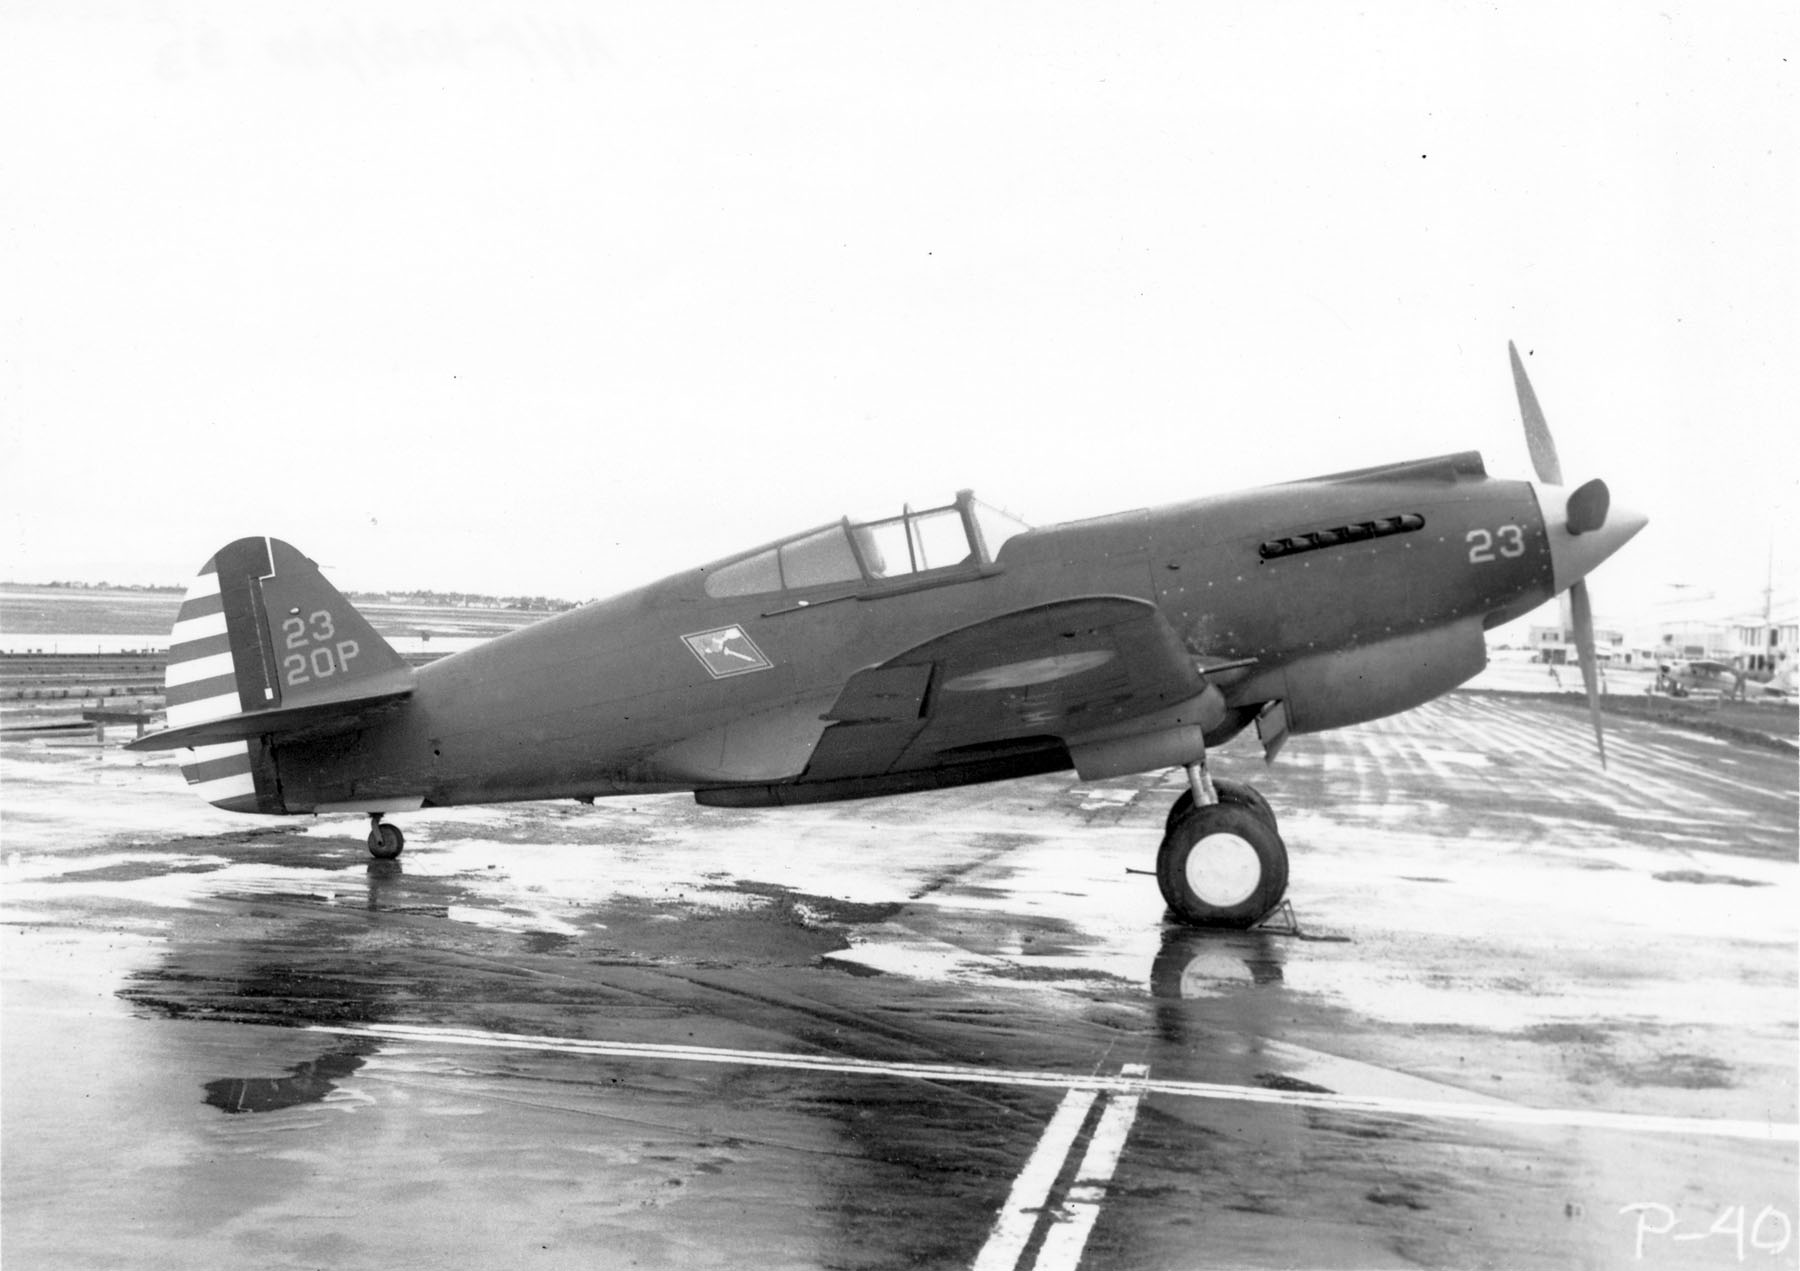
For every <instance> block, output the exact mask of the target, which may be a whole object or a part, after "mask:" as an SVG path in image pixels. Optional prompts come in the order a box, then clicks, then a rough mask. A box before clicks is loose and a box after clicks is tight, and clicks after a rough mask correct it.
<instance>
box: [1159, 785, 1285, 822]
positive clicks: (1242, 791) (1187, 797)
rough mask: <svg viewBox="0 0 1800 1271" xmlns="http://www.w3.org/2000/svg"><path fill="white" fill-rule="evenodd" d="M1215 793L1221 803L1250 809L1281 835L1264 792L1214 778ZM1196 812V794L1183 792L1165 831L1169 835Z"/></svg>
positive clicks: (1172, 810) (1273, 811)
mask: <svg viewBox="0 0 1800 1271" xmlns="http://www.w3.org/2000/svg"><path fill="white" fill-rule="evenodd" d="M1213 791H1214V793H1216V794H1217V795H1218V796H1219V802H1220V803H1229V804H1233V805H1235V806H1237V807H1240V808H1248V809H1249V810H1250V811H1252V812H1254V813H1256V815H1257V816H1259V817H1261V818H1262V819H1263V822H1264V823H1265V824H1267V825H1268V827H1269V828H1270V829H1271V830H1274V831H1275V832H1276V833H1278V834H1279V833H1280V832H1281V831H1280V827H1279V826H1277V825H1276V824H1275V809H1274V808H1272V807H1270V806H1269V801H1268V800H1267V799H1265V798H1263V797H1262V791H1261V790H1258V789H1257V788H1256V787H1255V786H1253V785H1248V784H1246V783H1245V782H1242V781H1227V780H1225V778H1223V777H1214V778H1213ZM1193 810H1194V792H1193V791H1192V790H1183V791H1182V792H1181V797H1180V798H1179V799H1176V800H1175V806H1174V807H1172V808H1170V809H1169V819H1168V820H1167V821H1165V822H1164V823H1163V831H1164V832H1165V833H1167V832H1168V831H1169V830H1172V829H1174V828H1175V822H1177V821H1179V820H1180V819H1181V818H1182V817H1184V816H1186V815H1187V814H1188V813H1189V812H1192V811H1193Z"/></svg>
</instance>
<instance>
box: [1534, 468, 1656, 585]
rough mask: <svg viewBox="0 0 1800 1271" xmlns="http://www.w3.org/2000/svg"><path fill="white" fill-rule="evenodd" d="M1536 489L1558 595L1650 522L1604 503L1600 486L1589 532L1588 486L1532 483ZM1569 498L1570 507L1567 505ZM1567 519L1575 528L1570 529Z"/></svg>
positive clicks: (1592, 497) (1591, 499) (1590, 496)
mask: <svg viewBox="0 0 1800 1271" xmlns="http://www.w3.org/2000/svg"><path fill="white" fill-rule="evenodd" d="M1532 484H1533V485H1535V486H1536V487H1537V496H1538V508H1539V510H1540V511H1541V512H1542V513H1543V515H1544V532H1545V534H1547V535H1548V536H1549V539H1550V567H1551V573H1552V575H1553V577H1554V585H1555V587H1556V590H1557V591H1558V592H1563V591H1567V590H1568V589H1569V588H1570V587H1571V586H1573V585H1574V584H1575V583H1578V582H1580V581H1581V580H1582V579H1583V578H1585V577H1587V575H1588V574H1590V573H1592V572H1593V571H1594V570H1595V569H1597V568H1598V567H1599V565H1600V562H1601V561H1603V560H1605V559H1606V558H1607V557H1608V556H1611V555H1612V554H1613V553H1614V552H1616V551H1618V550H1619V549H1620V548H1621V547H1623V546H1625V544H1626V543H1628V542H1630V541H1631V537H1632V536H1633V535H1634V534H1636V533H1637V532H1638V531H1639V530H1641V529H1643V528H1644V526H1646V525H1648V524H1649V523H1650V518H1649V517H1647V516H1645V515H1644V514H1643V513H1642V512H1638V511H1636V510H1634V509H1632V508H1628V507H1620V506H1619V505H1618V504H1612V506H1610V507H1607V506H1606V503H1607V502H1608V500H1607V496H1606V493H1605V489H1604V487H1601V489H1600V491H1599V492H1598V496H1597V497H1598V500H1599V502H1600V508H1601V515H1602V516H1603V517H1604V519H1603V520H1601V522H1600V524H1599V525H1597V526H1595V527H1594V528H1592V529H1586V528H1582V527H1583V526H1585V525H1588V524H1591V523H1592V520H1593V519H1594V516H1595V511H1594V503H1595V499H1596V495H1595V493H1594V491H1593V490H1592V488H1591V487H1592V486H1593V485H1594V484H1596V483H1590V484H1589V485H1588V486H1583V487H1581V488H1580V489H1577V490H1570V489H1567V488H1566V487H1563V486H1556V485H1546V484H1543V483H1542V482H1533V483H1532ZM1571 497H1573V504H1571ZM1571 520H1573V521H1574V523H1575V526H1576V528H1571V527H1570V522H1571Z"/></svg>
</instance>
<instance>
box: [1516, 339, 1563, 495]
mask: <svg viewBox="0 0 1800 1271" xmlns="http://www.w3.org/2000/svg"><path fill="white" fill-rule="evenodd" d="M1506 351H1507V353H1508V354H1510V355H1511V356H1512V373H1513V387H1514V388H1515V389H1516V390H1518V394H1519V414H1520V416H1521V417H1522V418H1523V419H1524V420H1525V445H1526V446H1527V447H1528V448H1529V449H1530V451H1531V466H1532V467H1533V468H1534V469H1536V470H1537V475H1538V480H1539V481H1542V482H1544V483H1545V484H1546V485H1561V484H1562V461H1561V460H1560V459H1558V458H1557V457H1556V442H1555V441H1554V440H1553V439H1552V438H1551V436H1550V425H1549V424H1548V423H1547V422H1545V420H1544V409H1543V407H1541V406H1539V405H1538V399H1537V394H1536V393H1534V392H1532V391H1531V380H1530V378H1529V377H1528V376H1527V375H1526V374H1525V363H1523V362H1521V361H1520V360H1519V349H1518V346H1517V345H1515V344H1514V343H1513V342H1512V341H1511V340H1508V341H1507V342H1506Z"/></svg>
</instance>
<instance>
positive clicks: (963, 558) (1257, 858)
mask: <svg viewBox="0 0 1800 1271" xmlns="http://www.w3.org/2000/svg"><path fill="white" fill-rule="evenodd" d="M1511 356H1512V367H1513V376H1514V382H1515V388H1516V391H1517V394H1518V397H1519V403H1520V408H1521V411H1522V413H1523V415H1524V420H1525V431H1526V437H1527V441H1528V444H1529V448H1530V451H1531V454H1532V457H1533V460H1534V464H1535V467H1536V471H1537V478H1538V479H1537V480H1536V481H1519V480H1503V479H1499V478H1495V477H1490V476H1489V475H1488V474H1487V471H1486V469H1485V467H1484V466H1483V463H1482V459H1481V456H1480V455H1479V454H1477V453H1474V452H1466V453H1461V454H1450V455H1444V456H1440V457H1436V458H1428V459H1420V460H1416V461H1413V462H1408V463H1396V464H1389V465H1385V466H1381V467H1372V468H1364V469H1361V470H1358V471H1354V472H1340V473H1335V474H1333V475H1330V476H1324V477H1316V478H1313V479H1311V480H1306V481H1295V482H1290V483H1288V484H1284V485H1276V486H1270V487H1266V488H1262V489H1254V490H1249V491H1244V492H1239V493H1234V494H1224V495H1218V496H1213V497H1209V498H1200V499H1195V500H1193V501H1191V502H1184V503H1179V504H1174V505H1171V506H1166V507H1159V508H1154V509H1141V510H1137V511H1130V512H1121V513H1119V514H1117V515H1113V516H1104V517H1100V518H1098V519H1095V520H1087V521H1077V522H1072V523H1069V524H1062V525H1051V526H1044V527H1041V528H1036V529H1032V528H1027V527H1026V526H1025V525H1023V524H1021V523H1019V522H1018V521H1016V520H1014V519H1012V518H1010V517H1008V516H1007V515H1005V514H1003V513H1001V512H999V511H997V510H996V509H994V508H991V507H989V506H988V505H986V504H984V503H981V502H980V501H978V500H976V499H975V498H974V497H973V496H972V495H971V494H970V493H969V492H967V491H965V492H963V493H961V494H959V495H957V497H956V499H955V500H954V501H953V502H951V503H949V504H946V505H944V506H942V507H933V508H929V509H926V510H923V511H912V510H910V509H909V510H906V511H903V512H902V513H901V514H900V515H898V516H894V517H891V518H887V519H883V520H873V521H860V520H851V519H849V518H845V519H842V520H838V521H834V522H831V523H829V524H826V525H821V526H818V527H816V528H813V529H809V530H805V531H803V532H801V533H798V534H794V535H792V536H790V537H787V538H784V539H780V540H778V541H776V542H772V543H766V544H763V545H761V546H758V547H754V548H751V549H750V550H748V551H744V552H741V553H739V554H737V555H734V556H731V557H728V558H726V559H723V560H720V561H717V562H715V563H713V564H710V565H706V566H703V567H701V568H698V569H692V570H689V571H687V572H685V573H680V574H676V575H675V576H673V577H671V578H666V579H663V580H662V581H660V582H657V583H653V584H651V585H649V586H647V587H642V588H639V589H637V590H635V591H631V592H628V593H626V594H624V595H621V596H617V597H614V598H612V599H610V600H604V601H598V602H595V603H592V604H589V605H587V606H585V607H583V608H580V609H576V610H573V611H570V612H568V613H566V614H563V615H560V616H558V617H556V618H552V619H548V620H546V621H543V622H541V623H538V624H536V625H534V626H530V627H527V628H524V629H522V630H519V631H515V632H512V633H509V634H507V635H505V636H502V637H500V638H498V639H495V640H492V641H490V642H488V643H486V644H483V645H480V646H478V647H476V648H473V649H469V650H466V651H464V652H460V653H457V654H454V655H452V656H449V657H445V658H443V659H441V660H439V661H436V662H432V663H430V664H428V665H426V666H422V667H418V668H416V669H415V668H412V667H410V666H408V665H407V663H406V662H405V661H404V659H402V658H401V657H400V656H399V655H398V654H397V653H396V652H395V651H394V650H393V649H392V648H391V647H390V646H389V645H388V644H387V642H386V641H385V640H383V639H382V638H381V637H380V636H379V635H377V634H376V632H375V630H374V628H373V627H371V626H370V625H369V623H368V622H367V620H366V619H364V618H363V616H362V615H361V614H359V613H358V612H357V611H356V610H355V609H354V608H353V607H352V606H351V605H350V603H349V602H348V601H347V600H345V599H344V597H343V596H342V595H341V594H340V593H339V592H338V591H337V590H336V589H335V588H334V587H333V586H332V585H331V584H330V583H329V582H327V581H326V580H325V578H324V577H323V575H321V574H320V572H319V570H318V568H317V567H316V566H315V565H314V564H313V562H312V561H310V560H308V559H307V558H306V557H305V556H303V555H301V554H300V553H299V552H298V551H296V550H295V549H294V548H292V547H290V546H289V545H288V544H286V543H284V542H280V541H278V540H275V539H270V538H243V539H239V540H237V541H236V542H234V543H231V544H230V545H228V546H226V547H225V548H223V549H221V550H220V551H219V552H218V553H217V554H216V555H215V556H214V557H213V558H212V559H211V560H209V561H207V562H206V564H205V565H204V566H203V567H202V569H201V572H200V575H199V577H198V578H197V579H196V580H195V582H194V584H193V586H192V588H191V589H190V590H189V591H188V593H187V596H186V597H185V599H184V600H183V602H182V606H181V609H180V612H179V616H178V618H177V621H176V623H175V628H174V631H173V633H172V635H171V644H170V649H169V668H168V678H167V691H168V699H167V701H168V719H167V723H168V727H167V728H166V730H165V731H162V732H159V733H155V734H152V735H150V736H148V737H145V738H144V739H142V740H141V741H139V742H136V743H134V748H143V749H172V748H180V749H183V750H186V751H187V752H188V753H187V754H186V755H185V756H184V757H183V760H182V772H183V774H184V775H185V776H186V778H187V780H188V781H189V782H190V783H191V784H192V785H193V786H194V787H195V789H196V790H198V792H199V793H200V795H201V797H203V798H205V799H207V800H209V801H211V802H212V803H213V804H215V805H216V806H218V807H221V808H227V809H230V810H232V811H238V812H253V813H266V814H275V815H291V814H296V813H334V812H353V813H362V814H366V815H367V816H368V817H369V818H370V832H369V850H370V852H372V853H373V854H374V855H375V856H377V857H380V858H391V857H394V856H397V855H398V854H399V853H400V851H401V848H402V846H403V843H404V839H403V837H402V835H401V832H400V829H399V827H398V826H397V825H395V824H394V823H393V822H391V821H388V820H386V819H384V818H387V817H391V816H394V815H396V814H398V813H402V812H408V811H412V810H415V809H419V808H437V807H447V806H451V805H457V804H472V803H500V802H507V801H513V800H525V799H564V798H573V799H581V800H591V799H594V798H597V797H602V796H608V795H628V794H638V793H644V792H668V791H691V792H692V793H693V795H694V798H695V799H696V800H697V801H698V802H699V803H701V804H704V805H711V806H719V807H737V808H747V807H775V806H780V805H786V804H801V803H811V802H816V801H824V800H833V799H852V798H860V797H864V796H869V795H887V794H897V793H901V792H906V791H920V790H930V789H934V788H938V787H945V786H955V785H963V784H967V783H972V782H983V781H997V780H1003V779H1007V778H1013V777H1022V776H1027V775H1032V774H1038V773H1047V772H1057V771H1062V770H1066V769H1069V768H1073V769H1074V770H1075V771H1076V772H1077V773H1078V774H1079V775H1080V777H1081V779H1083V780H1100V779H1104V778H1108V777H1117V776H1121V775H1125V774H1129V773H1135V772H1143V771H1149V770H1153V769H1162V768H1172V767H1180V768H1183V769H1185V771H1186V773H1187V777H1188V788H1187V790H1186V791H1184V792H1183V793H1182V795H1181V797H1180V798H1179V799H1177V800H1176V802H1175V805H1174V806H1173V807H1172V808H1171V809H1170V811H1169V816H1168V822H1167V825H1166V829H1165V833H1164V835H1163V838H1162V841H1161V845H1160V847H1159V848H1158V851H1157V855H1156V876H1157V879H1158V882H1159V884H1160V886H1161V890H1162V894H1163V897H1164V899H1165V900H1166V902H1167V904H1168V907H1169V909H1170V910H1171V911H1172V912H1173V914H1174V916H1175V917H1176V918H1177V919H1178V920H1179V921H1181V922H1184V923H1189V924H1193V925H1198V926H1232V927H1244V926H1250V925H1253V924H1255V923H1257V922H1259V921H1261V920H1262V919H1263V918H1265V917H1266V916H1268V914H1269V913H1270V912H1271V911H1272V910H1273V909H1274V908H1275V907H1276V906H1277V905H1278V904H1279V902H1280V901H1281V899H1282V897H1283V895H1284V893H1285V891H1286V887H1287V878H1288V859H1287V848H1286V846H1285V844H1284V843H1283V841H1282V838H1281V834H1280V831H1279V829H1278V827H1277V823H1276V819H1275V815H1274V813H1273V811H1272V810H1271V809H1270V807H1269V805H1268V803H1267V802H1266V801H1265V800H1264V799H1263V798H1262V796H1261V795H1260V794H1258V793H1257V792H1256V790H1255V789H1254V788H1252V787H1250V786H1246V785H1243V784H1240V783H1238V782H1234V781H1229V780H1225V779H1221V778H1214V777H1213V776H1212V775H1211V772H1210V768H1209V764H1208V752H1209V751H1210V750H1211V749H1212V748H1214V747H1217V746H1219V745H1221V744H1222V743H1224V742H1225V741H1227V740H1228V739H1230V738H1231V737H1233V736H1234V735H1236V734H1237V733H1239V732H1240V731H1242V730H1243V729H1245V728H1247V727H1250V726H1251V725H1252V724H1254V725H1255V727H1256V729H1257V731H1258V735H1259V737H1260V739H1261V743H1262V747H1263V750H1264V753H1265V757H1266V758H1268V759H1269V760H1273V758H1274V757H1275V755H1276V753H1277V752H1278V751H1279V750H1280V748H1281V747H1282V745H1283V743H1284V742H1286V740H1287V739H1288V738H1289V737H1290V736H1295V735H1299V734H1304V733H1315V732H1320V731H1323V730H1325V729H1331V728H1340V727H1343V726H1345V725H1348V724H1356V723H1360V722H1362V721H1364V720H1371V719H1377V718H1380V717H1381V716H1384V715H1391V714H1394V713H1396V712H1399V711H1404V710H1408V709H1410V708H1412V707H1414V706H1418V705H1420V704H1421V703H1423V702H1426V701H1429V700H1430V699H1432V698H1434V697H1436V696H1438V695H1439V694H1441V693H1444V692H1447V691H1448V690H1450V689H1452V688H1454V687H1455V686H1456V685H1458V684H1461V683H1462V682H1463V681H1465V680H1467V679H1468V678H1469V677H1470V676H1472V675H1474V674H1475V673H1476V672H1477V671H1479V670H1481V669H1482V667H1483V666H1484V665H1485V664H1486V661H1487V651H1486V645H1485V643H1484V640H1483V634H1482V633H1483V632H1484V631H1486V630H1487V629H1488V628H1490V627H1494V626H1497V625H1499V624H1500V623H1503V622H1508V621H1511V620H1512V619H1514V618H1517V617H1519V616H1521V615H1522V614H1524V613H1526V612H1528V611H1529V610H1531V609H1534V608H1535V607H1537V606H1538V605H1539V604H1541V603H1543V602H1544V601H1546V600H1549V599H1551V598H1552V597H1553V596H1555V595H1557V594H1559V593H1561V592H1563V591H1568V592H1570V594H1571V598H1572V601H1573V616H1574V626H1575V630H1576V636H1577V646H1578V649H1579V652H1580V658H1581V667H1582V673H1583V676H1584V677H1585V678H1586V680H1587V685H1588V694H1589V701H1590V707H1591V709H1592V713H1593V719H1594V729H1595V735H1596V740H1597V741H1599V742H1600V745H1601V747H1602V749H1601V758H1602V762H1604V741H1603V740H1602V739H1601V730H1600V717H1599V706H1598V699H1597V696H1596V688H1595V666H1594V639H1593V618H1592V614H1591V611H1590V608H1589V604H1588V598H1587V592H1586V587H1585V584H1584V583H1583V582H1582V579H1583V578H1584V576H1585V575H1586V574H1587V573H1588V572H1589V571H1590V570H1592V569H1594V568H1595V567H1596V566H1597V565H1599V564H1600V562H1601V561H1603V560H1605V559H1606V558H1607V557H1608V556H1610V555H1611V554H1612V553H1613V552H1615V551H1616V550H1618V548H1619V547H1620V546H1621V545H1623V544H1624V543H1625V541H1626V540H1627V539H1629V538H1631V536H1632V535H1633V534H1635V533H1637V531H1638V530H1639V529H1641V528H1642V527H1643V525H1644V524H1645V518H1644V517H1643V516H1641V515H1639V514H1638V513H1636V512H1632V511H1628V510H1626V509H1624V508H1614V507H1610V496H1609V494H1608V491H1607V487H1606V485H1605V484H1604V483H1603V482H1601V481H1599V480H1590V481H1588V482H1586V483H1585V484H1583V485H1580V486H1578V487H1575V488H1573V489H1569V488H1566V487H1564V486H1563V484H1562V473H1561V467H1560V464H1559V462H1558V459H1557V456H1556V449H1555V444H1554V442H1553V441H1552V440H1551V437H1550V433H1549V429H1548V427H1547V426H1546V424H1545V422H1544V418H1543V413H1542V411H1541V410H1540V409H1539V407H1538V403H1537V399H1536V396H1535V394H1534V393H1533V392H1532V389H1531V385H1530V382H1529V380H1528V379H1527V377H1526V374H1525V370H1524V366H1523V364H1522V363H1521V361H1520V359H1519V355H1518V352H1517V350H1516V349H1513V350H1512V351H1511Z"/></svg>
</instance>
